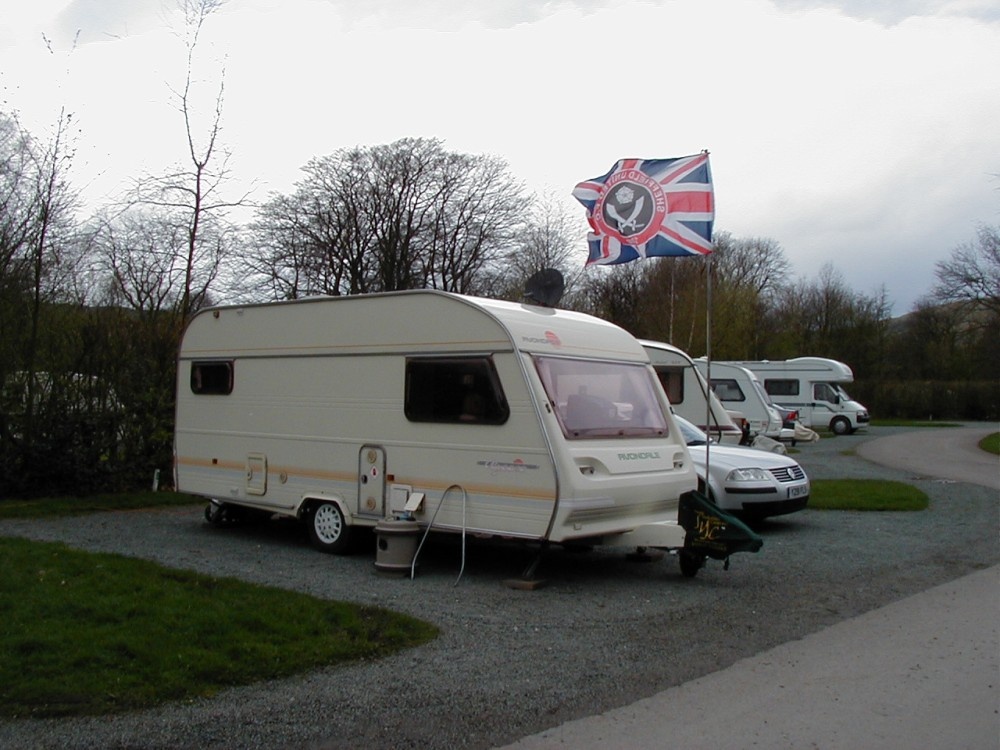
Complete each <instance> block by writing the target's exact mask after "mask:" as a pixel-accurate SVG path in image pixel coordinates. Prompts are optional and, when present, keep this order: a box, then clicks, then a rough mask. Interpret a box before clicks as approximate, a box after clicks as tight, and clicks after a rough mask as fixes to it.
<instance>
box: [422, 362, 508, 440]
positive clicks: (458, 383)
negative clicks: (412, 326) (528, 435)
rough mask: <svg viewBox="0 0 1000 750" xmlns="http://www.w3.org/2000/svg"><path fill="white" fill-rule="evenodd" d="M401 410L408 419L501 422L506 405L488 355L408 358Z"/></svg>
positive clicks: (505, 418)
mask: <svg viewBox="0 0 1000 750" xmlns="http://www.w3.org/2000/svg"><path fill="white" fill-rule="evenodd" d="M403 413H404V414H406V418H407V419H409V420H410V421H411V422H455V423H466V424H503V423H504V422H506V421H507V418H508V417H509V416H510V408H509V407H508V406H507V399H506V397H505V396H504V393H503V389H502V388H501V386H500V378H499V377H498V376H497V372H496V367H495V366H494V364H493V359H492V358H491V357H484V356H477V357H410V358H408V359H407V360H406V394H405V397H404V400H403Z"/></svg>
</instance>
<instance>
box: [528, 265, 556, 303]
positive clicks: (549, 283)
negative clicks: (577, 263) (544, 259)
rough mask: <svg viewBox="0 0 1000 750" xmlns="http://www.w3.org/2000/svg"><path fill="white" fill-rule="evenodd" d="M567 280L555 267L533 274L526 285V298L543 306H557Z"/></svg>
mask: <svg viewBox="0 0 1000 750" xmlns="http://www.w3.org/2000/svg"><path fill="white" fill-rule="evenodd" d="M565 288H566V282H565V281H564V280H563V275H562V274H561V273H559V271H557V270H556V269H554V268H545V269H543V270H541V271H539V272H538V273H536V274H533V275H532V277H531V278H530V279H528V281H527V283H525V285H524V299H525V301H526V302H530V303H532V304H535V305H540V306H541V307H555V306H556V305H558V304H559V300H561V299H562V295H563V289H565Z"/></svg>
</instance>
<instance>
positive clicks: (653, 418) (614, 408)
mask: <svg viewBox="0 0 1000 750" xmlns="http://www.w3.org/2000/svg"><path fill="white" fill-rule="evenodd" d="M534 362H535V368H536V369H537V371H538V375H539V377H540V378H541V381H542V385H543V386H544V388H545V393H546V395H547V396H548V399H549V404H550V405H551V406H552V408H553V410H554V411H555V413H556V416H557V417H558V418H559V424H560V425H561V426H562V430H563V434H564V435H565V436H566V437H567V438H569V439H571V440H574V439H575V440H582V439H593V438H626V437H638V436H648V435H666V434H667V418H666V415H665V414H664V412H663V408H662V406H661V405H660V401H659V399H657V397H656V391H655V388H656V382H655V380H654V379H653V377H652V376H651V375H650V373H649V370H648V369H647V368H646V366H645V365H641V364H633V363H628V362H603V361H595V360H587V359H571V358H562V357H534Z"/></svg>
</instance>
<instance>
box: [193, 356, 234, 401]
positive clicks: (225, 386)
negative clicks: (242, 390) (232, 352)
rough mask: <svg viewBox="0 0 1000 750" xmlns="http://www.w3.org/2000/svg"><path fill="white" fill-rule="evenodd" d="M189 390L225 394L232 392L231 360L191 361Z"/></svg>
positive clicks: (202, 393) (198, 392) (203, 393)
mask: <svg viewBox="0 0 1000 750" xmlns="http://www.w3.org/2000/svg"><path fill="white" fill-rule="evenodd" d="M191 392H192V393H197V394H199V395H216V396H219V395H221V396H226V395H228V394H230V393H232V392H233V363H232V362H192V363H191Z"/></svg>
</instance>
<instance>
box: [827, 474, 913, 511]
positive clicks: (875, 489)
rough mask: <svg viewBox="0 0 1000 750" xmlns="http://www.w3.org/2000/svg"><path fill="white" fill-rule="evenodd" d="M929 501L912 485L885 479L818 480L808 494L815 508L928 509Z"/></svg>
mask: <svg viewBox="0 0 1000 750" xmlns="http://www.w3.org/2000/svg"><path fill="white" fill-rule="evenodd" d="M928 503H929V500H928V498H927V495H926V494H924V493H923V492H921V491H920V490H918V489H917V488H916V487H914V486H913V485H910V484H906V483H904V482H891V481H887V480H882V479H816V480H813V482H812V491H811V493H810V495H809V507H810V508H813V509H815V510H873V511H893V510H926V509H927V506H928Z"/></svg>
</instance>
